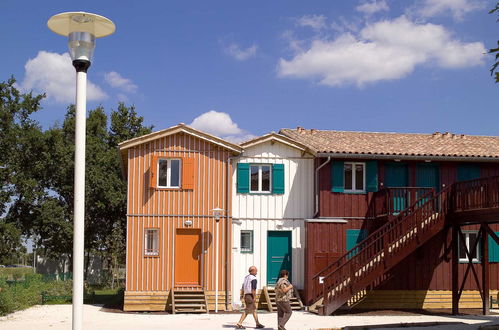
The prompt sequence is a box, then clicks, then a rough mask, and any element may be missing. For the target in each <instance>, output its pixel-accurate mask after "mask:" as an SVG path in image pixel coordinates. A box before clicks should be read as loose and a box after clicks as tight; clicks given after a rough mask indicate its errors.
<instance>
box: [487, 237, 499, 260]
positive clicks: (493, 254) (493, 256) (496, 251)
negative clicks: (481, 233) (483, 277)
mask: <svg viewBox="0 0 499 330" xmlns="http://www.w3.org/2000/svg"><path fill="white" fill-rule="evenodd" d="M496 235H497V236H499V231H496ZM488 237H489V262H499V244H497V243H496V241H494V239H493V238H492V237H490V235H489V236H488Z"/></svg>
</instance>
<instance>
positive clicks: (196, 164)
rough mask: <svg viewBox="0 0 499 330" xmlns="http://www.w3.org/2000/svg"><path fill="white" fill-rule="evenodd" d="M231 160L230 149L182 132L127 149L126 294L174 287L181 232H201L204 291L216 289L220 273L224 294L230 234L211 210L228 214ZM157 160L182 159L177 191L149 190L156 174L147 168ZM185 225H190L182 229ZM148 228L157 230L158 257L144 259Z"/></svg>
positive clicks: (145, 257)
mask: <svg viewBox="0 0 499 330" xmlns="http://www.w3.org/2000/svg"><path fill="white" fill-rule="evenodd" d="M230 156H231V152H230V151H229V150H227V149H224V148H223V147H220V146H218V145H216V144H213V143H210V142H208V141H206V140H203V139H200V138H197V137H194V136H192V135H190V134H185V133H177V134H173V135H170V136H166V137H161V138H158V139H156V140H154V141H151V142H146V143H144V144H141V145H138V146H135V147H132V148H130V149H129V150H128V207H127V214H128V215H127V219H128V221H127V266H126V268H127V279H126V289H127V290H128V291H166V290H170V289H171V288H172V286H173V283H174V279H173V274H174V270H173V267H174V265H175V263H178V262H181V261H179V260H175V233H176V230H177V229H179V228H193V229H200V230H201V237H202V245H203V251H204V253H203V254H202V260H201V264H202V266H201V268H202V274H201V278H202V284H203V285H204V287H205V289H206V290H215V288H216V287H217V285H216V283H215V281H216V274H217V273H218V290H225V276H226V274H225V258H226V257H227V256H226V251H225V246H226V245H225V244H226V240H229V241H228V243H229V244H230V233H226V232H225V228H226V223H225V222H226V221H228V220H227V218H225V215H224V216H222V217H221V219H220V222H216V221H215V219H214V218H213V212H212V209H214V208H221V209H224V210H225V211H226V214H230V205H227V200H228V197H229V196H230V187H229V186H228V185H227V180H228V179H229V178H228V177H227V170H228V168H227V167H228V166H229V164H228V158H229V157H230ZM161 157H164V158H179V159H182V187H181V188H180V189H175V188H171V189H167V188H157V187H154V185H153V187H151V185H152V182H151V174H154V172H155V169H154V167H152V166H151V165H152V164H154V163H155V161H154V160H155V159H157V158H161ZM151 171H152V172H153V173H151ZM229 172H230V171H229ZM186 220H189V221H191V222H192V225H190V226H188V225H186V223H185V221H186ZM147 228H157V229H159V247H160V248H159V255H158V256H145V255H144V243H145V242H144V233H145V229H147ZM229 228H230V227H229ZM229 246H230V245H229ZM217 250H218V253H217ZM229 258H230V256H229Z"/></svg>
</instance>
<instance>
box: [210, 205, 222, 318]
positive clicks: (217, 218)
mask: <svg viewBox="0 0 499 330" xmlns="http://www.w3.org/2000/svg"><path fill="white" fill-rule="evenodd" d="M212 211H213V215H214V216H215V249H216V250H215V251H216V252H215V265H216V266H215V313H218V235H219V233H218V223H219V222H220V216H221V215H222V213H223V211H224V210H223V209H221V208H218V207H216V208H214V209H213V210H212Z"/></svg>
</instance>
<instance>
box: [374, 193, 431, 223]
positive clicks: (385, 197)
mask: <svg viewBox="0 0 499 330" xmlns="http://www.w3.org/2000/svg"><path fill="white" fill-rule="evenodd" d="M432 190H434V188H432V187H385V188H383V189H381V190H379V191H377V192H375V193H374V196H373V199H372V201H371V206H370V208H369V210H368V217H370V218H377V217H379V216H385V215H393V214H394V213H399V212H400V211H402V210H403V209H406V208H407V207H410V206H411V205H412V204H413V203H414V201H416V200H418V199H421V198H420V196H421V195H422V194H423V195H424V194H426V193H427V192H429V191H432Z"/></svg>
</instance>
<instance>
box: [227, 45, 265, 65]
mask: <svg viewBox="0 0 499 330" xmlns="http://www.w3.org/2000/svg"><path fill="white" fill-rule="evenodd" d="M257 49H258V46H257V45H252V46H251V47H248V48H246V49H241V47H239V45H237V44H235V43H231V44H230V45H228V46H227V47H225V53H226V54H228V55H230V56H232V57H234V58H235V59H236V60H238V61H245V60H247V59H250V58H252V57H254V56H255V55H256V51H257Z"/></svg>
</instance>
